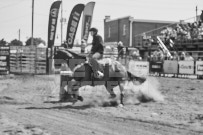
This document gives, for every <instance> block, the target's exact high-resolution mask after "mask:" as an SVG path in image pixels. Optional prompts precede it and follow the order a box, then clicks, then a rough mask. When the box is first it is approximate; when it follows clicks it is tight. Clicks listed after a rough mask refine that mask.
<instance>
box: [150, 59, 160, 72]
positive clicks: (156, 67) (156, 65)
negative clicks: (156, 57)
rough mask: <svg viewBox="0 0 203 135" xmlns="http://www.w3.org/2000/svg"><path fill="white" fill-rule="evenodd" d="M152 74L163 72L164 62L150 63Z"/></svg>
mask: <svg viewBox="0 0 203 135" xmlns="http://www.w3.org/2000/svg"><path fill="white" fill-rule="evenodd" d="M149 69H150V72H158V73H161V72H163V62H161V61H151V62H150V67H149Z"/></svg>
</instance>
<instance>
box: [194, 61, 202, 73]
mask: <svg viewBox="0 0 203 135" xmlns="http://www.w3.org/2000/svg"><path fill="white" fill-rule="evenodd" d="M195 72H196V75H203V61H196V68H195Z"/></svg>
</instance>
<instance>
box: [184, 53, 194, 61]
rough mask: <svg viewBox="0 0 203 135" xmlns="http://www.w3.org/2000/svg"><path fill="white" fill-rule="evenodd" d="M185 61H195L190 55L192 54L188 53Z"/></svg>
mask: <svg viewBox="0 0 203 135" xmlns="http://www.w3.org/2000/svg"><path fill="white" fill-rule="evenodd" d="M185 60H188V61H193V60H194V58H193V57H192V56H191V54H190V53H188V52H186V54H185Z"/></svg>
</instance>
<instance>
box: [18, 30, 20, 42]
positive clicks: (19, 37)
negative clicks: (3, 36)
mask: <svg viewBox="0 0 203 135" xmlns="http://www.w3.org/2000/svg"><path fill="white" fill-rule="evenodd" d="M18 40H19V41H20V29H19V30H18Z"/></svg>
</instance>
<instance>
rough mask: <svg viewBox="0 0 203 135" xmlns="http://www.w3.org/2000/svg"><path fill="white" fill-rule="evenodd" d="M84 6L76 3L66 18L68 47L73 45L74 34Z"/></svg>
mask: <svg viewBox="0 0 203 135" xmlns="http://www.w3.org/2000/svg"><path fill="white" fill-rule="evenodd" d="M84 7H85V5H84V4H77V5H75V6H74V8H73V9H72V11H71V14H70V17H69V20H68V27H67V35H66V42H67V44H68V47H69V48H72V47H73V44H74V40H75V35H76V32H77V28H78V24H79V21H80V16H81V14H82V12H83V10H84Z"/></svg>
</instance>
